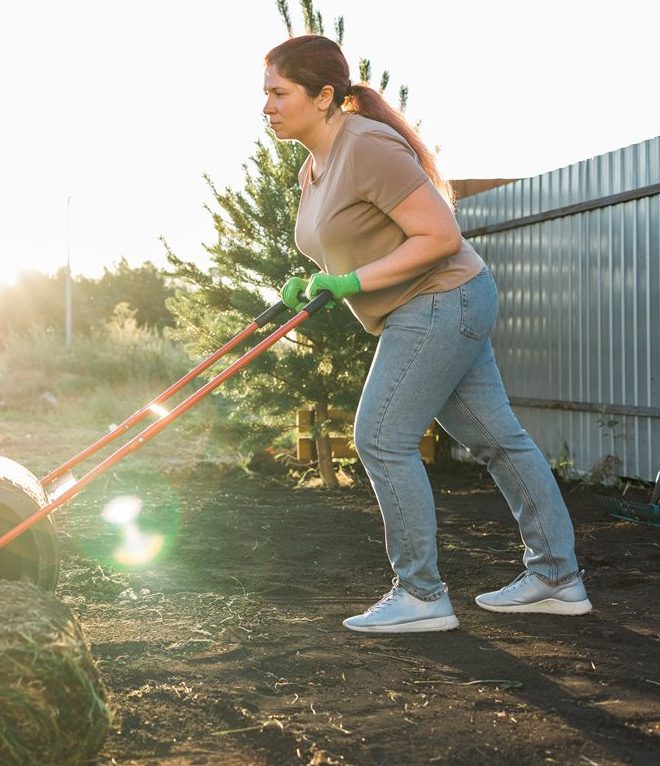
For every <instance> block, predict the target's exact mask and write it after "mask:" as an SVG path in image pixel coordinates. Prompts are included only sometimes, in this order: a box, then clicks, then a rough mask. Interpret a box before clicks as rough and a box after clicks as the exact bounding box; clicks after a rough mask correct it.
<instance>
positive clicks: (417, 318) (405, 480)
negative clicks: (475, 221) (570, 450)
mask: <svg viewBox="0 0 660 766" xmlns="http://www.w3.org/2000/svg"><path fill="white" fill-rule="evenodd" d="M496 315H497V288H496V287H495V282H494V280H493V277H492V275H491V273H490V271H489V270H488V269H484V270H483V271H482V272H481V273H480V274H478V275H477V276H476V277H474V279H472V280H470V281H469V282H467V283H466V284H464V285H462V286H460V287H457V288H456V289H454V290H450V291H448V292H443V293H432V294H429V295H419V296H417V297H416V298H413V299H412V300H411V301H409V302H408V303H407V304H405V305H404V306H401V307H400V308H398V309H396V310H395V311H393V312H392V313H391V314H390V315H389V316H388V317H387V320H386V323H385V329H384V330H383V333H382V334H381V336H380V339H379V342H378V347H377V349H376V354H375V356H374V359H373V362H372V365H371V369H370V371H369V375H368V377H367V380H366V383H365V386H364V391H363V392H362V398H361V401H360V405H359V407H358V411H357V416H356V420H355V444H356V448H357V451H358V454H359V456H360V460H361V461H362V463H363V465H364V467H365V469H366V471H367V474H368V476H369V479H370V480H371V483H372V486H373V488H374V492H375V493H376V497H377V499H378V504H379V505H380V509H381V512H382V515H383V521H384V523H385V541H386V546H387V555H388V558H389V560H390V563H391V564H392V569H393V570H394V573H395V575H396V578H397V579H398V583H399V584H400V585H401V586H402V587H403V588H404V589H405V590H407V591H408V592H409V593H411V594H412V595H414V596H417V597H418V598H421V599H423V600H429V601H430V600H433V599H436V598H439V597H440V596H441V595H442V594H443V593H444V591H445V590H446V587H445V585H444V583H443V581H442V579H441V577H440V574H439V571H438V550H437V544H436V533H437V523H436V516H435V503H434V500H433V493H432V491H431V485H430V482H429V479H428V476H427V474H426V469H425V468H424V465H423V463H422V460H421V457H420V453H419V442H420V439H421V437H422V435H423V434H424V431H425V430H426V428H427V427H428V425H429V423H431V422H432V421H433V419H434V418H435V419H437V421H438V422H439V423H440V425H441V426H442V427H443V428H444V429H445V430H446V431H447V432H448V433H449V434H450V435H451V436H452V437H453V438H454V439H456V441H458V442H459V443H460V444H462V445H463V446H464V447H467V448H468V449H469V450H470V452H471V453H472V455H473V456H474V457H475V458H477V459H478V460H480V461H482V462H484V463H485V464H486V465H487V467H488V471H489V473H490V474H491V476H492V477H493V479H494V480H495V482H496V484H497V486H498V487H499V489H500V491H501V492H502V494H503V495H504V497H505V498H506V501H507V502H508V504H509V507H510V508H511V512H512V513H513V515H514V517H515V519H516V521H517V522H518V526H519V528H520V534H521V537H522V540H523V543H524V545H525V552H524V555H523V562H524V564H525V567H526V568H527V569H529V570H531V571H532V572H534V573H535V574H537V575H538V576H539V577H540V578H541V579H542V580H543V581H544V582H547V583H548V584H550V585H554V584H560V583H564V582H568V581H570V580H572V579H574V578H575V577H576V576H577V573H578V566H577V561H576V559H575V553H574V533H573V525H572V523H571V519H570V516H569V514H568V510H567V508H566V505H565V503H564V501H563V498H562V496H561V493H560V491H559V488H558V486H557V483H556V481H555V479H554V476H553V475H552V472H551V471H550V467H549V466H548V463H547V461H546V460H545V458H544V456H543V455H542V453H541V452H540V450H539V449H538V447H537V446H536V444H535V443H534V442H533V441H532V439H531V438H530V436H529V435H528V434H527V432H526V431H525V430H524V429H523V428H522V427H521V425H520V423H519V421H518V419H517V418H516V416H515V415H514V413H513V411H512V410H511V407H510V405H509V400H508V398H507V395H506V392H505V390H504V386H503V384H502V378H501V376H500V372H499V370H498V368H497V364H496V362H495V357H494V355H493V348H492V345H491V342H490V338H489V335H490V332H491V330H492V328H493V325H494V323H495V318H496Z"/></svg>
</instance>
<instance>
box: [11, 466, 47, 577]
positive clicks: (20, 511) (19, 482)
mask: <svg viewBox="0 0 660 766" xmlns="http://www.w3.org/2000/svg"><path fill="white" fill-rule="evenodd" d="M47 504H48V498H47V496H46V493H45V492H44V489H43V487H42V486H41V482H40V481H39V479H37V477H36V476H35V475H34V474H32V473H30V471H28V470H27V468H25V467H23V466H22V465H21V464H20V463H16V462H15V461H14V460H10V459H9V458H6V457H0V534H4V533H5V532H7V531H8V530H10V529H12V528H13V527H15V526H16V525H17V524H19V523H20V522H21V521H23V520H24V519H26V518H27V517H28V516H31V515H32V514H33V513H34V512H35V511H37V510H39V508H43V507H44V506H45V505H47ZM58 573H59V553H58V548H57V535H56V533H55V527H54V525H53V521H52V519H51V517H50V516H46V517H45V518H44V519H41V521H39V523H38V524H35V526H33V527H31V528H30V529H28V530H27V532H24V533H23V534H22V535H21V536H20V537H17V538H16V539H15V540H13V541H12V542H11V543H9V545H6V546H5V547H4V548H0V580H28V581H30V582H32V583H34V584H35V585H36V586H37V587H39V588H42V589H43V590H53V588H54V587H55V585H56V584H57V576H58Z"/></svg>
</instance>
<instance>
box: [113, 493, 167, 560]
mask: <svg viewBox="0 0 660 766" xmlns="http://www.w3.org/2000/svg"><path fill="white" fill-rule="evenodd" d="M142 506H143V502H142V500H141V499H140V498H139V497H136V496H135V495H121V496H120V497H116V498H114V499H113V500H111V501H110V502H109V503H108V504H107V505H106V507H105V508H104V510H103V513H102V516H103V518H104V519H105V520H106V521H107V522H108V523H109V524H116V525H117V526H118V527H119V533H120V535H121V538H122V542H121V545H120V546H119V548H117V550H116V551H115V553H114V559H115V561H117V563H119V564H123V565H125V566H140V565H142V564H146V563H148V562H149V561H152V560H153V559H154V558H156V556H157V555H158V554H159V553H160V551H161V550H162V549H163V545H164V544H165V537H164V536H163V535H160V534H155V533H145V532H142V531H141V530H140V528H139V527H138V524H137V517H138V516H139V515H140V511H141V510H142Z"/></svg>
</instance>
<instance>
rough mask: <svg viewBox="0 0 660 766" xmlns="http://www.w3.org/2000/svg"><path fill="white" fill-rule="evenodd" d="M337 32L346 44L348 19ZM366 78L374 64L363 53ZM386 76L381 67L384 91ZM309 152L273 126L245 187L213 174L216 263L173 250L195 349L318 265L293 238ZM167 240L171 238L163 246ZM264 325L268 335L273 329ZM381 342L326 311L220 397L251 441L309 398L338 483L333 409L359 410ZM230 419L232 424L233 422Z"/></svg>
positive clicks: (322, 465)
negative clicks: (222, 182)
mask: <svg viewBox="0 0 660 766" xmlns="http://www.w3.org/2000/svg"><path fill="white" fill-rule="evenodd" d="M300 4H301V7H302V13H303V18H304V22H305V30H306V32H307V33H309V34H322V32H323V19H322V16H321V14H320V12H318V11H316V9H315V8H314V4H313V2H312V0H301V2H300ZM277 7H278V10H279V12H280V15H281V17H282V20H283V22H284V25H285V27H286V29H287V32H288V34H289V35H292V33H293V32H292V24H291V19H290V16H289V9H288V3H287V2H286V0H277ZM335 33H336V38H337V40H338V42H339V43H340V44H341V41H342V40H343V35H344V20H343V18H340V19H337V20H336V22H335ZM360 74H361V77H362V79H364V80H368V78H369V75H370V64H369V62H368V61H367V60H366V59H361V60H360ZM388 80H389V74H388V73H387V72H385V73H383V76H382V78H381V90H384V88H385V87H386V86H387V82H388ZM306 156H307V150H306V149H304V147H302V146H301V145H300V144H298V143H295V142H278V141H277V140H276V139H275V138H274V137H273V136H272V134H270V132H269V133H268V134H267V137H266V139H264V140H260V141H258V142H257V144H256V150H255V152H254V154H253V155H252V157H250V160H249V163H247V164H245V165H244V166H243V167H244V172H245V181H244V188H243V189H242V190H241V191H236V190H232V189H230V188H226V189H225V190H224V191H219V190H218V189H217V188H216V187H215V185H214V184H213V181H212V180H211V179H210V178H209V177H206V182H207V183H208V185H209V188H210V190H211V193H212V196H213V198H214V201H215V204H216V205H217V208H218V210H217V211H216V210H211V209H210V208H209V212H210V213H211V215H212V216H213V221H214V224H215V229H216V232H217V242H216V243H215V244H214V245H213V246H211V247H207V250H208V252H209V254H210V255H211V259H212V267H211V269H210V271H209V273H206V272H204V271H202V270H200V269H199V268H198V267H196V266H195V265H194V264H191V263H187V262H184V261H182V260H180V259H179V258H177V257H176V256H175V255H174V253H172V252H171V251H169V248H168V259H169V261H170V263H171V265H172V266H173V269H174V274H175V276H176V277H178V278H179V279H182V280H184V281H185V282H187V283H188V284H189V285H190V287H191V289H187V290H180V291H179V292H178V294H177V296H176V298H174V299H172V300H170V302H169V303H168V306H169V308H170V310H171V311H172V312H173V313H174V315H175V316H176V318H177V328H176V330H175V331H174V334H175V336H177V337H178V338H180V339H181V340H183V341H184V342H186V344H187V346H188V348H189V349H190V350H191V351H192V352H193V353H194V354H199V355H203V354H208V353H210V352H212V351H213V350H215V348H217V347H218V346H220V345H221V344H222V343H224V342H225V341H226V340H227V339H228V338H229V337H231V336H232V335H234V334H235V333H236V332H238V331H239V330H240V329H242V328H243V327H244V326H246V325H247V324H248V323H250V322H251V321H252V319H253V318H254V317H256V316H257V315H258V314H259V313H261V312H262V311H263V310H264V309H265V308H266V307H267V306H268V305H270V304H272V303H274V302H275V301H276V300H277V298H278V295H279V290H280V288H281V287H282V285H283V284H284V283H285V282H286V280H287V279H288V278H289V277H291V276H301V277H306V276H309V275H310V274H311V273H313V272H314V271H316V270H317V269H316V266H315V265H314V264H313V263H312V262H311V261H309V260H308V259H307V258H305V257H304V256H303V255H301V254H300V253H299V252H298V250H297V249H296V246H295V242H294V226H295V218H296V211H297V207H298V200H299V197H300V189H299V187H298V171H299V169H300V167H301V165H302V163H303V162H304V160H305V158H306ZM166 246H167V245H166ZM267 331H268V328H265V329H264V331H262V332H263V333H265V332H267ZM374 349H375V338H373V337H372V336H370V335H368V334H367V333H365V332H364V330H363V329H362V327H361V326H360V325H359V324H358V322H357V320H356V319H355V318H354V317H353V315H352V314H351V312H350V311H349V309H348V308H347V307H346V306H344V305H340V306H338V307H337V308H335V309H331V310H328V309H323V310H322V311H320V312H319V313H317V314H316V315H314V316H313V317H311V318H310V319H309V320H307V321H306V322H304V323H303V324H301V325H299V326H298V328H297V329H296V331H295V333H292V334H291V336H287V337H286V338H284V339H282V341H280V343H278V344H276V345H275V346H274V347H273V348H272V349H271V350H269V351H267V352H266V353H264V354H262V355H261V356H260V357H258V358H257V359H256V360H255V361H254V362H252V364H251V365H250V367H249V369H247V370H246V371H245V372H243V373H241V374H239V375H237V376H235V377H233V378H231V379H230V380H228V381H227V382H226V383H225V384H224V385H223V386H222V389H221V391H220V395H221V396H224V397H229V398H230V400H231V409H232V414H231V420H232V423H233V425H234V426H235V427H237V428H238V431H239V432H240V433H242V434H243V435H244V436H245V438H246V441H247V443H252V444H259V443H260V444H261V445H263V444H264V443H269V442H268V441H266V440H267V439H270V438H272V436H273V435H274V433H276V432H277V430H278V429H279V430H281V429H282V428H285V427H286V425H287V424H288V425H290V426H292V425H293V413H294V411H295V409H296V408H298V407H301V406H305V405H310V404H311V405H312V406H313V408H314V410H315V413H316V421H315V438H316V448H317V455H318V464H319V473H320V475H321V478H322V479H323V482H324V484H325V485H326V486H328V487H333V486H336V483H337V481H336V476H335V473H334V469H333V465H332V458H331V453H330V440H329V436H328V431H329V425H330V421H329V418H328V410H329V408H330V407H341V408H347V409H351V410H354V408H355V406H356V404H357V400H358V398H359V394H360V390H361V388H362V384H363V382H364V379H365V377H366V373H367V371H368V367H369V364H370V362H371V358H372V356H373V352H374ZM228 426H230V424H228Z"/></svg>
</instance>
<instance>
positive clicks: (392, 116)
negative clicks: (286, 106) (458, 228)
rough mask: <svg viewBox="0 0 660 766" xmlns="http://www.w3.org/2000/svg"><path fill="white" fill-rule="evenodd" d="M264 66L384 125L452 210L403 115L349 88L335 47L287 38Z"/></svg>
mask: <svg viewBox="0 0 660 766" xmlns="http://www.w3.org/2000/svg"><path fill="white" fill-rule="evenodd" d="M265 63H266V66H274V67H275V68H276V69H277V71H278V72H279V73H280V74H281V75H282V77H286V78H287V80H291V81H292V82H295V83H298V85H302V87H303V88H304V89H305V90H306V91H307V94H308V95H309V96H310V98H315V97H316V96H318V94H319V93H320V92H321V89H322V88H323V87H324V86H325V85H331V86H332V87H333V89H334V97H333V108H332V109H331V111H330V112H329V113H328V116H330V115H331V114H332V113H333V112H334V111H335V110H336V109H343V111H345V112H352V113H354V114H361V115H362V116H363V117H368V118H369V119H371V120H377V121H378V122H384V123H385V124H386V125H389V126H390V127H391V128H392V129H393V130H396V132H397V133H398V134H399V135H400V136H403V138H405V140H406V141H407V142H408V144H409V145H410V147H411V148H412V150H413V151H414V152H415V154H416V155H417V157H418V159H419V162H420V164H421V166H422V167H423V168H424V171H425V172H426V174H427V175H428V177H429V178H430V179H431V181H432V182H433V184H434V185H435V187H436V188H437V189H438V191H439V192H440V194H442V196H443V197H444V198H445V200H446V201H447V202H448V203H449V205H450V207H451V208H452V209H454V207H455V196H454V192H453V190H452V188H451V184H450V183H449V182H448V181H445V180H444V179H443V178H442V176H441V175H440V173H439V172H438V169H437V167H436V164H435V159H434V156H433V153H432V152H431V151H430V150H429V149H428V147H427V146H426V145H425V144H424V142H423V141H422V140H421V138H420V137H419V134H418V132H417V131H416V130H415V128H414V127H413V126H412V125H411V124H410V123H409V122H408V120H406V118H405V117H404V116H403V114H402V113H401V112H400V111H399V110H398V109H394V108H393V107H391V106H390V105H389V104H388V103H387V101H386V100H385V99H384V98H383V97H382V95H381V94H380V93H379V92H378V91H377V90H374V89H373V88H371V87H370V86H369V85H367V84H366V83H358V84H356V85H352V84H351V80H350V77H349V69H348V62H347V61H346V58H345V57H344V54H343V53H342V50H341V48H340V47H339V45H337V43H335V42H333V41H332V40H330V39H329V38H327V37H324V36H323V35H301V36H300V37H290V38H289V39H288V40H286V41H285V42H283V43H282V44H281V45H278V46H276V47H275V48H273V49H272V50H271V51H269V52H268V53H267V54H266V58H265Z"/></svg>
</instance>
